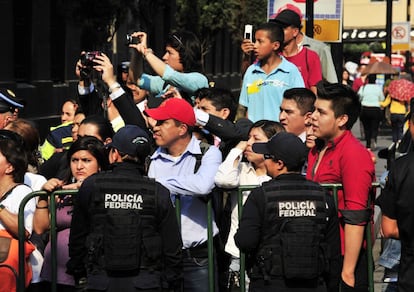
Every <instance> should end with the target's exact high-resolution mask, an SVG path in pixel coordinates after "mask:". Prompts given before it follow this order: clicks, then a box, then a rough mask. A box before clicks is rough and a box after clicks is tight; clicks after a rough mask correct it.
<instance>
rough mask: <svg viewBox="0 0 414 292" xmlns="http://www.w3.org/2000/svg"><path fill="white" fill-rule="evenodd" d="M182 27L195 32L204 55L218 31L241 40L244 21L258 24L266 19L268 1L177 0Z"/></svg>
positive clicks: (179, 23) (178, 24) (178, 18)
mask: <svg viewBox="0 0 414 292" xmlns="http://www.w3.org/2000/svg"><path fill="white" fill-rule="evenodd" d="M176 3H177V15H176V21H177V26H178V27H179V28H184V29H187V30H190V31H192V32H194V33H195V34H196V35H197V36H198V37H199V38H200V40H201V42H202V53H203V55H205V54H206V53H207V52H208V51H209V49H210V47H211V45H212V43H213V41H214V38H215V36H216V35H217V33H218V32H219V31H221V30H227V31H229V32H230V34H231V36H232V39H233V40H234V41H241V39H242V37H243V30H244V25H245V24H252V25H254V26H257V25H259V24H261V23H263V22H265V21H266V13H267V0H177V1H176Z"/></svg>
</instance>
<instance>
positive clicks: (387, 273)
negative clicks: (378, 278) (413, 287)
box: [382, 269, 398, 283]
mask: <svg viewBox="0 0 414 292" xmlns="http://www.w3.org/2000/svg"><path fill="white" fill-rule="evenodd" d="M382 281H383V282H384V283H395V282H398V272H397V271H394V270H392V269H385V270H384V278H383V279H382Z"/></svg>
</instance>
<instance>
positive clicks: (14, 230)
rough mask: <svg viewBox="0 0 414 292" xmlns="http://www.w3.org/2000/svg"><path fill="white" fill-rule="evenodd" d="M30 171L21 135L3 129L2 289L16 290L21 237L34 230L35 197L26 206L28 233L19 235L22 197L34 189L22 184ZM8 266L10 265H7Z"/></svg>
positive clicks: (28, 272)
mask: <svg viewBox="0 0 414 292" xmlns="http://www.w3.org/2000/svg"><path fill="white" fill-rule="evenodd" d="M26 171H27V158H26V150H25V146H24V142H23V139H22V137H21V136H20V135H18V134H16V133H15V132H12V131H9V130H0V265H1V268H0V283H1V284H0V291H1V292H10V291H16V278H15V275H14V273H13V270H14V271H15V272H17V271H18V270H19V251H18V241H19V240H26V239H27V238H28V237H29V236H30V234H31V233H32V226H33V214H34V212H35V204H36V203H35V200H34V199H32V200H29V202H28V203H27V204H26V206H25V208H24V225H25V229H26V237H25V238H19V236H18V213H19V207H20V203H21V201H22V200H23V198H24V197H25V196H26V195H28V194H29V193H31V192H32V189H31V188H30V187H28V186H27V185H24V184H23V181H24V174H25V173H26ZM33 250H34V246H33V245H32V244H30V243H28V242H27V243H26V248H25V252H26V254H25V258H26V264H27V265H26V283H25V285H26V287H27V286H28V285H29V283H30V280H31V276H32V272H31V269H30V267H29V266H28V259H29V255H30V254H31V253H32V252H33ZM7 266H8V267H7Z"/></svg>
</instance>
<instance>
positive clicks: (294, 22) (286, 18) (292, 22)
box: [270, 9, 302, 28]
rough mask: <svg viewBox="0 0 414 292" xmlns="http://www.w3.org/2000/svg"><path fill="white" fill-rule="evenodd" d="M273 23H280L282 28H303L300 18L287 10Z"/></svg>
mask: <svg viewBox="0 0 414 292" xmlns="http://www.w3.org/2000/svg"><path fill="white" fill-rule="evenodd" d="M270 21H271V22H275V23H279V24H281V25H282V26H284V27H285V26H293V27H297V28H301V27H302V22H301V20H300V16H299V15H298V14H297V13H296V12H295V11H293V10H290V9H285V10H282V11H281V12H280V13H279V14H277V15H276V17H275V18H274V19H272V20H270Z"/></svg>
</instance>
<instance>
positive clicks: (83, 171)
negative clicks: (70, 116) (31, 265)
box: [34, 136, 108, 292]
mask: <svg viewBox="0 0 414 292" xmlns="http://www.w3.org/2000/svg"><path fill="white" fill-rule="evenodd" d="M67 158H68V164H69V166H70V167H69V169H68V175H67V177H66V179H64V180H60V179H57V178H52V179H50V180H48V181H47V182H46V183H45V184H44V185H43V189H44V190H46V191H49V192H52V191H55V190H57V189H59V188H62V189H78V188H79V187H80V186H81V184H82V182H83V180H85V179H86V178H87V177H89V176H91V175H93V174H95V173H97V172H98V171H100V170H105V169H106V168H107V167H108V155H107V153H106V149H105V146H104V144H103V143H102V142H101V141H100V140H98V139H97V138H95V137H92V136H84V137H79V138H78V139H77V140H76V141H75V142H74V143H73V144H72V145H71V147H70V148H69V150H68V155H67ZM56 200H57V201H56V203H57V206H56V209H57V210H56V226H57V229H58V232H57V247H58V254H57V265H58V268H57V284H58V285H57V287H58V291H63V292H64V291H75V287H74V285H75V282H74V279H73V277H72V276H70V275H68V274H66V262H67V261H68V260H69V250H68V243H69V231H70V224H71V220H72V208H73V202H72V196H71V195H63V196H59V197H58V198H56ZM49 224H50V220H49V212H48V200H47V198H41V200H40V201H39V203H38V206H37V209H36V213H35V216H34V230H35V231H36V232H38V233H43V232H44V231H45V230H47V229H48V228H49ZM51 268H52V267H51V249H50V242H49V243H48V245H47V246H46V249H45V254H44V263H43V268H42V272H41V277H42V278H43V279H44V280H46V281H48V282H50V281H51V274H52V271H51Z"/></svg>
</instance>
